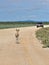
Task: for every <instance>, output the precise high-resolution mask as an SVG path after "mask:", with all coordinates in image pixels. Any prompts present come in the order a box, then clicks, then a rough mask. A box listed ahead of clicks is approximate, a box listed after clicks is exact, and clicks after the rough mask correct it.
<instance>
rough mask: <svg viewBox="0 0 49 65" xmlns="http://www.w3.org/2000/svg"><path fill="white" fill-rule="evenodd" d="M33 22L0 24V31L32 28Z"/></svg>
mask: <svg viewBox="0 0 49 65" xmlns="http://www.w3.org/2000/svg"><path fill="white" fill-rule="evenodd" d="M33 25H35V23H33V22H0V29H6V28H17V27H28V26H33Z"/></svg>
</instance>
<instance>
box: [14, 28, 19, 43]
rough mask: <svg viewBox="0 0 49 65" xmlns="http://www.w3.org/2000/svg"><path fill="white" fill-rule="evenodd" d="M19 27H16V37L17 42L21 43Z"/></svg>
mask: <svg viewBox="0 0 49 65" xmlns="http://www.w3.org/2000/svg"><path fill="white" fill-rule="evenodd" d="M19 31H20V30H19V29H16V33H15V37H16V42H17V43H19V41H18V38H19Z"/></svg>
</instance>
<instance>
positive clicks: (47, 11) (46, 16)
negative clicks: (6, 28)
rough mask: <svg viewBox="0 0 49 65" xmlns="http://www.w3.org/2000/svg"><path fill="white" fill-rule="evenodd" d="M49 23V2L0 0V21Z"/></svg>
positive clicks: (42, 0)
mask: <svg viewBox="0 0 49 65" xmlns="http://www.w3.org/2000/svg"><path fill="white" fill-rule="evenodd" d="M26 20H33V21H49V0H0V21H26Z"/></svg>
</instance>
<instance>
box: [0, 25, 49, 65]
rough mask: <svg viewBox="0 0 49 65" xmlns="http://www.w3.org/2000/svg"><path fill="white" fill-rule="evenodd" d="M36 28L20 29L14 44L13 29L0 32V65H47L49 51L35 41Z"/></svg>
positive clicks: (48, 64)
mask: <svg viewBox="0 0 49 65" xmlns="http://www.w3.org/2000/svg"><path fill="white" fill-rule="evenodd" d="M36 30H38V29H37V28H36V27H34V26H33V27H24V28H20V36H19V44H16V39H15V28H13V29H4V30H0V65H49V49H48V48H47V49H44V48H42V45H41V44H40V41H39V40H37V38H36V36H35V32H36Z"/></svg>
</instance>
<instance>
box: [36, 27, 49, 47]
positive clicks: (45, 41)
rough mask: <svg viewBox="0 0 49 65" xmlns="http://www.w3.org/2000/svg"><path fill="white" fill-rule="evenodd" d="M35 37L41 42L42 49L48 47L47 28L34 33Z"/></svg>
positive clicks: (48, 35) (48, 31)
mask: <svg viewBox="0 0 49 65" xmlns="http://www.w3.org/2000/svg"><path fill="white" fill-rule="evenodd" d="M36 37H37V38H38V39H39V40H42V44H44V46H43V47H49V28H41V29H39V30H38V31H37V32H36Z"/></svg>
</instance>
